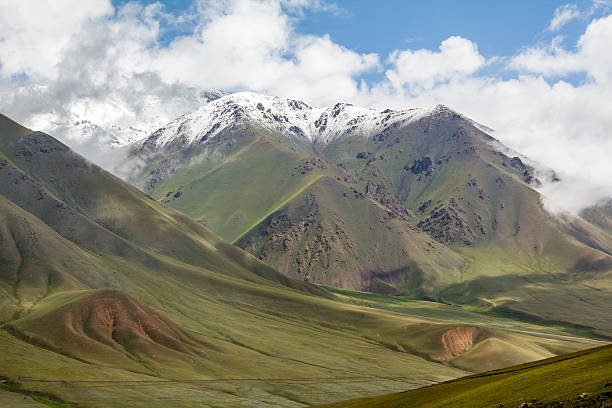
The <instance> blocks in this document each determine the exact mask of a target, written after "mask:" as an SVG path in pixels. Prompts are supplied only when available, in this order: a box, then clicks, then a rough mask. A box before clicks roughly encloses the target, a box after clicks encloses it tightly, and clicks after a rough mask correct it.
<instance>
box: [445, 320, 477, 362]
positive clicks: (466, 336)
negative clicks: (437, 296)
mask: <svg viewBox="0 0 612 408" xmlns="http://www.w3.org/2000/svg"><path fill="white" fill-rule="evenodd" d="M486 337H488V333H487V331H486V330H484V329H483V328H481V327H475V326H457V327H455V328H452V329H450V330H447V331H445V332H444V333H443V334H442V337H441V339H440V341H441V342H442V347H443V350H444V352H443V354H442V357H441V358H440V360H442V361H450V360H452V359H453V358H455V357H457V356H460V355H461V354H463V353H465V352H466V351H469V350H470V349H471V348H472V347H473V346H474V345H475V344H476V343H478V342H479V341H481V340H484V338H486Z"/></svg>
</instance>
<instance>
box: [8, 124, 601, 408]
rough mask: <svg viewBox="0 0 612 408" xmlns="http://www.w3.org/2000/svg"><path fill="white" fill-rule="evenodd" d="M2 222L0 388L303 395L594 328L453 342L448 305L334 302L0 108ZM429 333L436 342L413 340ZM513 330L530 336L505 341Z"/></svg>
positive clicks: (445, 372)
mask: <svg viewBox="0 0 612 408" xmlns="http://www.w3.org/2000/svg"><path fill="white" fill-rule="evenodd" d="M270 143H272V142H270ZM281 150H282V149H281ZM283 152H285V153H286V151H284V150H283ZM283 154H284V153H283ZM285 157H287V156H286V155H285ZM289 157H293V156H292V155H289ZM299 157H300V159H299V160H303V157H302V156H299ZM309 165H310V164H308V163H303V166H304V167H303V168H304V169H305V167H306V166H309ZM315 167H316V166H315ZM306 173H307V174H309V172H308V171H307V172H306ZM299 174H301V172H300V173H299ZM301 180H302V181H300V183H303V184H302V185H303V186H306V189H305V190H304V191H306V190H307V189H308V188H309V186H311V185H312V186H314V185H316V183H317V182H315V181H312V182H310V180H308V179H307V178H303V179H301ZM321 180H323V179H321ZM336 182H337V180H336V181H334V183H336ZM309 183H310V184H309ZM298 196H299V194H296V197H298ZM290 201H291V200H288V201H287V202H290ZM372 203H374V201H372ZM274 205H277V204H276V203H273V205H272V206H274ZM368 205H370V204H368ZM371 205H375V204H371ZM0 238H1V241H0V260H2V262H1V263H0V306H1V310H0V319H1V323H2V329H0V376H2V377H3V378H6V379H10V380H12V381H17V383H16V384H14V385H7V386H6V388H5V390H14V388H15V387H18V388H19V389H20V390H22V391H24V392H26V391H27V392H38V393H42V395H48V394H49V393H50V394H52V395H55V396H56V397H58V398H60V399H63V400H67V401H70V402H73V403H75V404H78V405H79V406H108V407H113V406H117V401H118V400H120V401H121V404H122V405H124V406H134V407H135V406H142V404H143V401H144V403H145V404H147V406H168V403H169V402H168V401H172V405H174V406H194V405H196V406H197V405H199V406H206V404H208V403H209V401H211V400H214V401H215V404H217V405H221V406H241V405H242V404H243V403H244V401H245V399H251V400H253V401H256V402H257V405H258V406H264V407H265V406H270V407H272V406H304V405H307V404H312V403H322V402H329V401H332V400H334V399H337V398H338V397H341V398H347V397H349V396H352V395H371V394H373V393H382V392H391V391H395V390H399V389H403V388H405V387H409V388H414V387H416V386H421V385H427V384H431V383H434V382H437V381H442V380H446V379H450V378H455V377H457V376H460V375H464V374H465V373H466V372H473V371H478V370H480V369H481V367H480V366H478V365H477V364H473V363H470V362H469V361H467V362H466V361H464V362H461V363H460V362H459V361H460V359H462V358H463V357H464V355H465V354H466V353H470V354H475V355H478V353H479V352H478V351H477V350H478V348H477V346H478V344H480V343H481V342H482V341H487V342H490V341H493V340H491V339H500V340H501V339H505V340H504V344H503V346H502V347H501V348H499V349H498V350H499V353H500V354H499V355H498V356H497V357H495V359H494V364H495V365H502V364H504V363H505V362H506V361H507V360H506V358H507V356H513V357H512V358H514V360H512V361H519V362H521V361H528V360H531V359H534V358H542V357H547V356H550V355H554V354H557V353H558V352H559V351H558V350H566V349H570V350H578V349H582V348H585V347H590V346H592V345H594V344H598V342H597V341H594V340H591V339H588V338H581V337H580V336H575V335H567V334H564V333H562V332H560V331H558V330H556V329H552V328H547V327H541V328H537V327H536V328H535V330H534V329H533V328H525V327H523V326H522V324H520V323H515V322H513V321H511V320H507V322H508V326H506V327H513V326H514V325H515V324H516V327H515V328H514V329H515V330H517V331H519V332H521V333H523V334H522V335H521V336H518V337H517V336H515V335H513V333H512V330H508V329H506V328H500V329H495V330H491V331H487V329H486V328H484V327H482V326H480V325H478V324H477V323H476V324H474V323H471V324H470V325H469V326H470V327H472V329H470V330H474V331H475V332H478V333H485V332H486V333H487V336H486V338H485V337H483V336H475V337H473V338H472V341H471V343H470V344H469V345H463V346H461V347H456V346H455V342H454V340H453V341H450V340H452V339H454V337H453V336H450V337H449V335H447V336H446V337H444V333H446V332H448V331H451V333H452V330H454V329H455V328H457V327H464V326H465V325H464V324H462V323H461V322H460V321H446V320H440V319H428V318H423V317H419V316H413V315H407V314H405V315H398V314H395V313H391V312H387V311H383V310H376V309H371V308H366V307H360V306H355V305H351V304H348V303H342V302H339V301H337V300H335V297H334V296H333V295H332V294H330V293H329V292H328V291H327V290H325V289H322V288H320V287H317V286H314V285H312V284H310V283H306V282H303V281H300V280H295V279H292V278H290V277H287V276H285V275H283V274H280V273H279V272H277V271H275V270H274V269H272V268H271V267H269V266H267V265H266V264H264V263H263V262H261V261H260V260H258V259H257V258H255V257H253V256H252V255H250V254H248V253H247V252H245V251H243V250H241V249H239V248H237V247H234V246H232V245H231V244H229V243H228V242H227V241H224V240H223V239H221V238H220V237H218V236H216V235H215V234H214V233H212V232H211V231H209V230H208V229H206V228H205V227H203V226H202V225H200V224H199V223H197V222H195V221H194V220H192V219H191V218H189V217H187V216H185V215H183V214H181V213H179V212H177V211H176V210H172V209H170V208H168V207H166V206H165V205H164V204H162V203H159V202H157V201H155V200H153V199H152V198H150V197H148V196H147V195H145V194H144V193H142V192H140V191H138V190H137V189H135V188H134V187H131V186H130V185H128V184H126V183H124V182H123V181H121V180H119V179H118V178H116V177H114V176H112V175H111V174H110V173H107V172H105V171H103V170H102V169H100V168H98V167H97V166H95V165H93V164H91V163H89V162H88V161H86V160H85V159H84V158H82V157H80V156H79V155H77V154H75V153H73V152H72V151H71V150H70V149H68V148H67V147H66V146H65V145H63V144H61V143H59V142H58V141H57V140H56V139H54V138H53V137H51V136H49V135H46V134H44V133H40V132H31V131H29V130H27V129H25V128H23V127H20V126H18V125H17V124H15V123H13V122H12V121H10V120H9V119H7V118H4V117H0ZM415 245H416V244H415ZM442 250H444V249H443V248H442ZM502 320H503V319H502ZM503 321H504V322H506V320H503ZM417 329H418V333H419V335H418V336H414V337H413V336H412V335H411V333H412V332H414V331H415V330H417ZM458 330H459V331H461V330H463V329H458ZM442 338H445V339H446V340H445V341H446V343H445V344H447V348H448V349H449V350H451V351H450V354H448V355H447V354H442V355H440V350H442V349H440V348H439V347H433V348H426V347H425V345H426V344H431V343H432V342H434V343H437V342H439V341H442V340H441V339H442ZM525 338H528V339H530V340H529V342H531V343H533V344H537V346H535V347H534V348H532V349H530V350H529V352H527V353H524V354H517V353H515V351H516V348H517V347H521V345H523V344H525ZM398 372H401V373H402V379H399V380H398V379H397V378H395V377H397V373H398ZM364 373H365V374H364ZM356 377H359V378H360V380H359V381H360V382H359V384H360V385H358V386H349V387H347V384H349V383H352V382H353V381H355V378H356ZM330 378H331V379H334V381H330ZM235 380H241V381H251V384H252V385H250V386H248V387H246V388H245V387H242V386H240V384H242V383H239V382H235ZM232 381H234V382H232ZM1 384H5V383H2V382H0V386H2V387H3V388H4V385H1ZM232 384H234V385H236V387H237V388H234V385H232ZM5 385H6V384H5ZM83 387H95V392H92V389H93V388H88V389H87V390H84V389H83ZM322 390H323V391H322ZM194 395H195V396H194ZM0 398H2V395H1V394H0ZM296 401H297V402H296ZM1 403H2V399H0V404H1Z"/></svg>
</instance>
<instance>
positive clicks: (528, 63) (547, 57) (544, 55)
mask: <svg viewBox="0 0 612 408" xmlns="http://www.w3.org/2000/svg"><path fill="white" fill-rule="evenodd" d="M610 44H612V15H609V16H607V17H603V18H600V19H595V20H593V21H592V22H591V24H589V26H588V27H587V29H586V31H585V33H584V34H583V35H582V36H580V39H579V40H578V43H577V44H576V49H575V50H567V49H565V48H563V47H562V46H561V39H560V37H556V38H555V39H553V41H552V42H551V44H550V45H549V46H548V47H532V48H526V49H525V50H523V51H522V52H521V53H520V54H518V55H517V56H515V57H514V58H512V60H511V61H510V64H509V67H510V68H512V69H516V70H520V71H525V72H530V73H538V74H542V75H545V76H555V75H561V76H563V75H567V74H570V73H576V72H582V73H585V74H587V75H588V76H589V77H590V78H592V79H594V80H595V81H597V82H600V83H603V82H608V81H610V79H612V47H611V46H610Z"/></svg>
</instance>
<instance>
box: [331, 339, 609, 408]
mask: <svg viewBox="0 0 612 408" xmlns="http://www.w3.org/2000/svg"><path fill="white" fill-rule="evenodd" d="M611 367H612V346H604V347H600V348H596V349H590V350H585V351H582V352H578V353H573V354H569V355H563V356H560V357H554V358H551V359H547V360H543V361H537V362H534V363H529V364H524V365H522V366H514V367H508V368H505V369H502V370H497V371H493V372H487V373H483V374H480V375H477V376H471V377H466V378H461V379H459V380H455V381H450V382H447V383H444V384H440V385H435V386H432V387H427V388H423V389H418V390H414V391H408V392H404V393H400V394H393V395H386V396H382V397H374V398H366V399H362V400H354V401H346V402H339V403H336V404H330V405H325V407H329V408H332V407H346V408H359V407H368V408H386V407H389V408H391V407H393V408H399V407H406V408H408V407H442V406H444V407H448V408H451V407H452V408H460V407H466V408H467V407H475V406H478V407H517V406H519V405H520V404H522V403H528V404H530V405H529V406H531V407H534V408H535V407H560V406H563V407H609V406H610V405H611V404H612V368H611ZM583 393H586V394H587V396H586V398H584V399H582V398H580V395H581V394H583Z"/></svg>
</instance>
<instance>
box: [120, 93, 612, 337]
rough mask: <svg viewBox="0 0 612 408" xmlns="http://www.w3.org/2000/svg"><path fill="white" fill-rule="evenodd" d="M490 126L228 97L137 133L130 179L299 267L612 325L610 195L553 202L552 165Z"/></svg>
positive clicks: (364, 285)
mask: <svg viewBox="0 0 612 408" xmlns="http://www.w3.org/2000/svg"><path fill="white" fill-rule="evenodd" d="M489 133H491V131H490V129H488V128H486V127H485V126H482V125H480V124H478V123H476V122H474V121H472V120H470V119H469V118H466V117H464V116H462V115H461V114H459V113H457V112H454V111H452V110H451V109H449V108H446V107H444V106H436V107H434V108H432V109H410V110H405V111H394V110H390V109H386V110H373V109H366V108H359V107H355V106H352V105H349V104H341V103H339V104H336V105H334V106H333V107H329V108H312V107H310V106H308V105H307V104H305V103H303V102H300V101H295V100H287V99H282V98H277V97H270V96H265V95H259V94H253V93H237V94H229V95H225V96H223V97H221V98H219V99H216V100H214V101H212V102H211V103H209V104H206V105H204V106H203V107H202V108H201V109H199V110H197V111H195V112H192V113H188V114H186V115H184V116H182V117H180V118H178V119H176V120H175V121H173V122H171V123H169V124H168V125H166V126H164V127H162V128H161V129H159V130H157V131H155V132H153V133H152V134H151V135H150V136H149V137H148V138H146V139H144V140H142V141H140V142H138V143H136V144H134V145H133V146H132V149H131V160H130V161H129V162H130V163H133V162H137V163H139V164H140V167H139V170H138V171H133V172H132V173H131V174H130V175H129V176H128V177H127V180H128V181H130V182H131V183H132V184H134V185H136V186H138V187H139V188H141V189H143V191H145V192H147V193H149V194H150V195H151V196H152V197H154V198H155V199H156V200H159V201H161V202H163V203H164V204H166V205H168V206H170V207H172V208H175V209H177V210H180V211H182V212H184V213H186V214H188V215H189V216H191V217H192V218H194V219H195V220H197V221H198V222H200V223H201V224H203V225H205V226H207V227H208V228H210V229H211V230H212V231H214V232H216V233H217V234H219V235H220V236H221V237H223V238H224V239H226V240H228V241H230V242H232V243H234V244H235V245H237V246H239V247H241V248H243V249H245V250H247V251H248V252H250V253H251V254H253V255H255V256H256V257H258V258H259V259H261V260H262V261H264V262H265V263H267V264H268V265H270V266H272V267H273V268H275V269H277V270H278V271H280V272H281V273H283V274H285V275H287V276H290V277H293V278H295V279H298V280H304V281H309V282H312V283H316V284H322V285H328V286H333V287H339V288H345V289H353V290H360V291H370V292H376V293H385V294H404V295H414V296H418V297H421V298H427V299H434V300H437V301H442V302H446V303H453V304H463V305H469V306H471V307H476V308H483V309H487V310H492V311H494V312H496V313H502V314H508V315H513V316H522V317H524V318H529V319H532V320H538V321H548V322H562V323H563V324H569V325H574V326H577V327H578V326H579V327H584V328H590V329H592V330H594V331H595V332H597V333H599V334H601V335H609V334H610V333H612V332H611V331H610V330H611V329H612V321H611V320H610V318H609V317H607V315H608V305H609V304H610V303H609V302H610V297H609V294H608V293H607V289H609V287H610V279H611V276H612V275H611V274H610V271H612V256H611V255H612V251H611V249H612V238H611V235H610V224H611V222H612V218H611V213H610V204H609V203H608V204H605V203H603V204H602V205H600V206H596V207H593V208H589V209H587V210H585V211H584V212H583V214H582V216H581V217H565V218H564V217H559V216H556V215H554V214H551V213H549V212H548V211H547V210H546V209H545V208H544V207H543V205H542V202H541V197H540V194H539V193H538V191H537V187H538V186H539V185H540V184H541V183H555V182H558V181H559V179H558V177H557V176H556V174H555V173H554V171H552V170H541V169H540V166H538V165H537V163H534V162H532V161H531V160H529V159H528V158H526V157H524V156H521V155H520V154H518V153H514V152H512V151H511V150H510V149H508V148H506V147H505V146H503V145H502V144H501V143H500V142H499V141H497V140H496V139H494V138H493V137H492V136H490V134H489ZM562 304H563V305H566V306H565V307H561V305H562ZM568 304H571V307H567V305H568ZM587 311H588V312H587Z"/></svg>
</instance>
